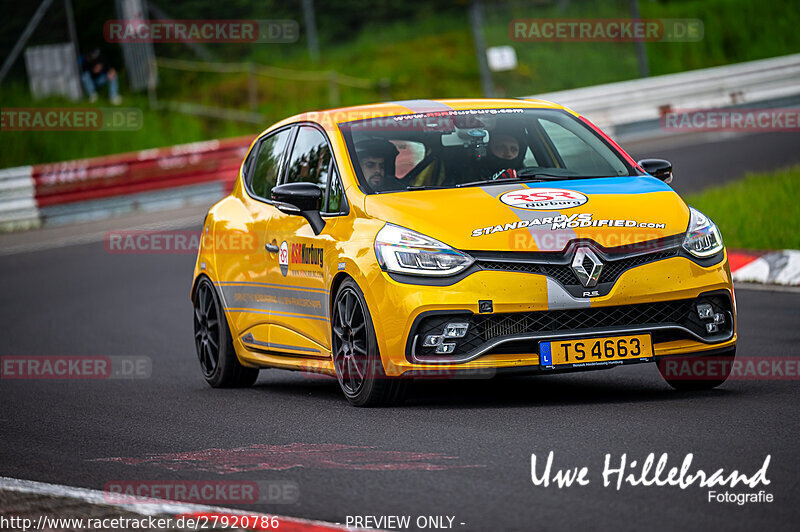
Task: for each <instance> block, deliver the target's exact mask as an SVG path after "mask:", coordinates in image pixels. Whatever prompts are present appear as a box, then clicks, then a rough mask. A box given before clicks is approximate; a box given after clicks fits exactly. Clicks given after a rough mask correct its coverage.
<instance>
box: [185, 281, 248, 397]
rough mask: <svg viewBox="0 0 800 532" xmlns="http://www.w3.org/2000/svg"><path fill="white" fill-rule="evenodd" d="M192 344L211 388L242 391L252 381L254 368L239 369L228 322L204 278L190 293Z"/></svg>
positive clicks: (211, 286) (214, 290) (209, 283)
mask: <svg viewBox="0 0 800 532" xmlns="http://www.w3.org/2000/svg"><path fill="white" fill-rule="evenodd" d="M194 344H195V348H196V350H197V358H198V359H199V360H200V369H201V370H202V372H203V377H205V379H206V382H207V383H208V384H210V385H211V387H213V388H246V387H248V386H251V385H252V384H253V383H254V382H256V379H257V378H258V369H257V368H247V367H245V366H243V365H242V364H241V362H239V359H238V358H237V357H236V350H235V349H234V347H233V338H232V337H231V332H230V329H229V327H228V320H227V318H226V316H225V312H224V311H223V310H222V305H221V304H220V301H219V296H218V295H217V291H216V289H215V288H214V284H213V283H212V282H211V280H210V279H209V278H208V277H203V278H202V279H200V281H198V283H197V288H196V289H195V293H194Z"/></svg>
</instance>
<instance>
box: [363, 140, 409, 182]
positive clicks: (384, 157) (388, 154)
mask: <svg viewBox="0 0 800 532" xmlns="http://www.w3.org/2000/svg"><path fill="white" fill-rule="evenodd" d="M356 153H357V154H358V164H359V166H360V167H361V173H362V174H363V175H364V179H366V181H367V184H368V185H369V186H370V187H371V188H372V190H374V191H375V192H385V191H388V190H401V189H404V188H405V186H404V185H403V183H402V181H400V180H399V179H397V177H395V175H394V167H395V159H396V158H397V156H398V155H399V153H400V152H399V151H398V150H397V148H396V147H395V145H394V144H392V143H391V142H389V141H388V140H384V139H368V140H363V141H361V142H358V143H357V144H356Z"/></svg>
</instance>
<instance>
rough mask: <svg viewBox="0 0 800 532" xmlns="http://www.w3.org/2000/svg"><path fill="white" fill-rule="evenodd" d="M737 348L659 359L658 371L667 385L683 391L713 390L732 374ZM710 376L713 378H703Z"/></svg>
mask: <svg viewBox="0 0 800 532" xmlns="http://www.w3.org/2000/svg"><path fill="white" fill-rule="evenodd" d="M735 358H736V347H735V346H734V347H733V348H731V349H727V350H725V351H718V352H716V353H714V354H709V355H685V356H678V357H669V358H666V359H659V360H657V361H656V364H658V371H659V373H661V376H662V377H663V378H664V380H665V381H667V384H669V385H670V386H672V387H673V388H675V389H676V390H681V391H700V390H711V389H713V388H716V387H717V386H719V385H720V384H722V383H723V382H725V381H726V380H727V379H728V377H729V376H730V374H731V368H732V367H733V361H734V360H735ZM709 374H712V375H713V378H703V377H704V376H708V375H709Z"/></svg>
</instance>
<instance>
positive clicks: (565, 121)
mask: <svg viewBox="0 0 800 532" xmlns="http://www.w3.org/2000/svg"><path fill="white" fill-rule="evenodd" d="M671 179H672V166H671V165H670V163H669V162H667V161H664V160H660V159H647V160H643V161H639V162H636V161H634V160H633V159H632V158H631V157H630V156H629V155H628V154H626V153H625V152H624V151H623V150H622V149H621V148H620V147H619V146H618V145H617V144H616V143H615V142H614V141H613V140H611V139H610V138H609V137H608V136H606V135H605V134H603V133H602V132H601V131H599V130H598V129H597V128H596V127H595V126H593V125H592V124H591V123H590V122H589V121H588V120H586V119H585V118H583V117H581V116H579V115H578V114H577V113H575V112H573V111H571V110H569V109H566V108H564V107H562V106H559V105H556V104H553V103H550V102H545V101H535V100H529V101H523V100H442V101H431V100H415V101H401V102H392V103H384V104H378V105H367V106H361V107H353V108H346V109H333V110H329V111H322V112H311V113H306V114H302V115H298V116H295V117H292V118H289V119H286V120H283V121H282V122H279V123H277V124H275V125H274V126H272V127H270V128H269V129H267V130H266V131H264V132H263V133H262V134H260V135H259V136H258V137H257V138H256V139H255V141H254V142H253V144H252V146H251V147H250V149H249V152H248V154H247V156H246V158H245V159H244V161H243V163H242V165H241V169H240V171H239V175H238V178H237V179H236V182H235V185H234V187H233V191H232V192H231V194H230V195H229V196H227V197H225V198H224V199H222V200H221V201H219V202H218V203H217V204H216V205H214V206H213V207H212V208H211V209H210V211H209V212H208V215H207V217H206V219H205V221H204V223H203V229H202V231H203V238H202V239H201V246H200V249H199V253H198V256H197V262H196V265H195V268H194V279H193V283H192V288H191V300H192V302H193V305H194V332H195V343H196V348H197V355H198V358H199V361H200V367H201V369H202V372H203V374H204V376H205V378H206V380H207V381H208V383H209V384H210V385H211V386H214V387H224V386H249V385H251V384H252V383H253V382H254V381H255V380H256V377H257V376H258V372H259V369H260V368H283V369H289V370H300V371H307V372H311V373H324V374H329V375H332V376H335V377H336V378H337V379H338V382H339V385H340V387H341V389H342V391H343V392H344V395H345V396H346V397H347V399H348V400H349V401H350V402H351V403H352V404H354V405H358V406H366V405H378V404H386V403H391V402H395V401H398V400H399V399H400V398H401V397H402V396H403V393H404V390H405V387H406V384H407V382H408V381H409V379H411V378H420V377H422V378H424V377H447V376H452V375H462V374H464V375H470V374H480V375H485V374H487V373H489V374H494V373H505V372H510V373H513V372H525V373H559V372H568V371H587V370H595V369H603V368H609V367H612V366H617V365H626V364H633V363H649V362H655V363H656V366H657V367H658V368H659V370H660V371H661V374H662V376H664V378H665V379H666V380H667V382H669V384H671V385H672V386H674V387H676V388H690V389H703V388H712V387H714V386H717V385H719V384H721V383H722V382H723V381H724V380H725V378H726V377H727V374H728V372H729V369H730V363H731V362H732V360H733V357H734V355H735V349H736V311H735V302H734V293H733V286H732V282H731V274H730V269H729V267H728V261H727V256H726V251H725V248H724V246H723V242H722V237H721V235H720V232H719V230H718V229H717V227H716V226H715V225H714V223H713V222H712V221H711V220H710V219H709V218H708V217H706V216H704V215H703V214H702V213H700V212H698V211H697V210H695V209H693V208H691V207H690V206H688V205H686V203H685V202H684V201H683V200H682V199H681V198H680V196H678V194H676V193H675V191H674V190H673V189H672V188H671V187H670V186H669V184H668V183H669V182H670V181H671ZM712 358H713V359H714V360H719V361H721V362H723V363H728V370H727V371H723V372H722V373H721V374H715V375H713V376H709V375H705V374H698V373H694V374H693V373H692V372H691V371H690V372H689V373H688V374H687V373H686V372H672V373H671V372H669V371H668V367H669V366H668V363H669V362H670V361H675V360H683V361H686V360H689V361H694V360H710V359H712ZM689 367H692V366H691V364H690V365H689Z"/></svg>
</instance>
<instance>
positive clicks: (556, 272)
mask: <svg viewBox="0 0 800 532" xmlns="http://www.w3.org/2000/svg"><path fill="white" fill-rule="evenodd" d="M677 255H678V248H674V249H669V250H666V251H657V252H655V253H646V254H644V255H637V256H634V257H628V258H624V259H617V260H609V261H603V269H602V271H601V272H600V278H599V279H598V281H597V282H598V283H610V282H614V281H616V280H617V279H618V278H619V276H620V275H622V272H624V271H625V270H629V269H631V268H635V267H636V266H641V265H642V264H647V263H649V262H655V261H657V260H662V259H668V258H670V257H675V256H677ZM477 262H478V264H479V265H480V266H481V268H484V269H486V270H498V271H508V272H522V273H537V274H540V275H546V276H548V277H550V278H552V279H555V280H556V281H558V282H559V283H561V284H562V285H564V286H571V285H575V286H577V285H580V284H581V283H580V281H579V280H578V277H577V276H576V275H575V272H573V271H572V267H571V266H570V265H569V264H543V263H541V262H536V261H535V260H531V261H530V262H512V261H509V260H502V259H501V260H489V259H487V258H479V259H478V261H477ZM583 267H584V269H586V271H587V272H589V271H591V270H592V262H591V260H590V259H589V258H588V257H587V258H584V259H583Z"/></svg>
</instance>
